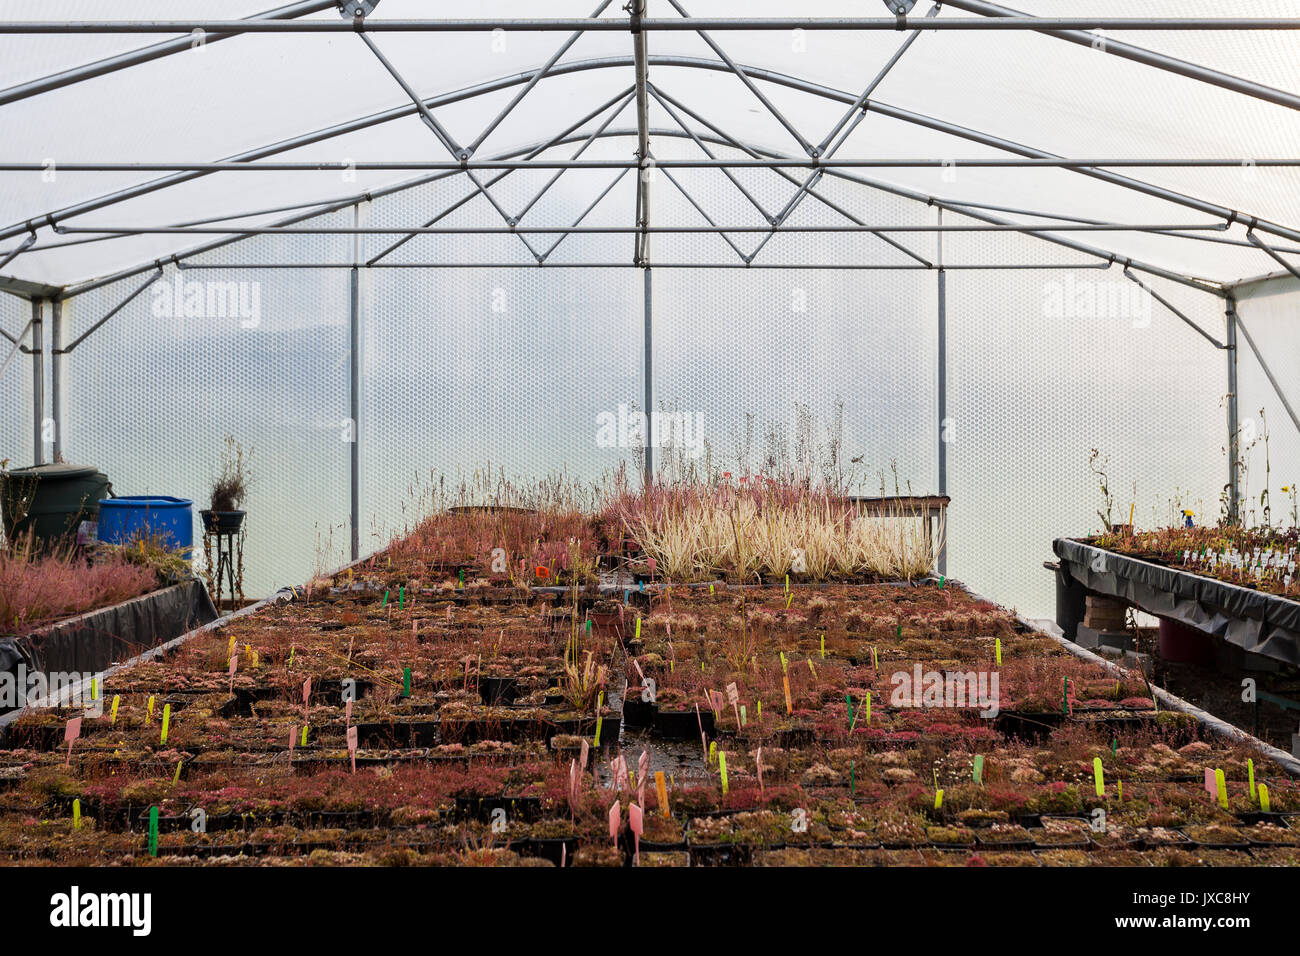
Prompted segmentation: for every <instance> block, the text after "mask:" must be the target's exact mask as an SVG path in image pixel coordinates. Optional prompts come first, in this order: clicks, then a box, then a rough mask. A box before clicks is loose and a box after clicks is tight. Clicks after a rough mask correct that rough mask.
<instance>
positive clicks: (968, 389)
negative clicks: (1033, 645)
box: [944, 217, 1228, 617]
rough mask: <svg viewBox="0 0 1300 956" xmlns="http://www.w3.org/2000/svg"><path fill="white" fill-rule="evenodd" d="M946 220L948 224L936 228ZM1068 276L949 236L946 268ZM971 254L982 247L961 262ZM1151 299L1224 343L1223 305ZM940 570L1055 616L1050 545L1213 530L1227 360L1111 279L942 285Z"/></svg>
mask: <svg viewBox="0 0 1300 956" xmlns="http://www.w3.org/2000/svg"><path fill="white" fill-rule="evenodd" d="M945 221H948V217H945ZM993 243H997V244H1005V245H1006V246H1009V247H1011V248H1010V249H1007V250H1006V251H1007V252H1011V253H1014V254H1015V256H1016V258H1017V259H1019V260H1022V261H1034V260H1037V261H1042V262H1051V261H1068V259H1067V258H1066V257H1067V256H1068V255H1069V253H1067V252H1066V251H1064V250H1061V251H1059V252H1058V251H1054V250H1052V249H1051V247H1048V246H1045V245H1043V244H1041V243H1035V242H1034V241H1033V240H1032V239H1029V238H1026V237H1022V236H1010V235H1004V236H998V237H967V238H965V239H964V240H961V241H959V240H958V239H957V238H956V237H948V238H946V239H945V243H944V246H945V248H944V255H945V261H948V260H949V258H950V257H951V260H952V261H957V260H958V257H959V256H963V255H971V256H974V255H979V256H980V257H981V258H985V259H987V257H989V256H992V255H995V254H997V250H994V249H991V248H989V246H990V245H991V244H993ZM963 246H967V247H978V248H963ZM1149 284H1150V285H1152V286H1153V287H1154V288H1156V289H1157V291H1158V292H1159V293H1160V294H1161V295H1162V296H1164V297H1165V298H1166V299H1168V300H1170V301H1171V302H1172V303H1173V304H1175V305H1176V306H1177V307H1178V308H1179V309H1180V310H1181V311H1183V312H1184V313H1185V314H1187V315H1188V316H1189V317H1190V318H1192V319H1194V320H1195V321H1197V323H1198V324H1199V325H1200V326H1201V327H1202V328H1203V329H1205V330H1207V331H1208V332H1210V334H1212V335H1214V336H1215V337H1216V338H1217V339H1219V340H1220V341H1222V339H1223V329H1224V318H1223V309H1222V301H1221V300H1220V299H1218V298H1217V297H1214V296H1211V295H1207V294H1204V293H1199V292H1197V291H1195V290H1189V289H1186V288H1184V287H1182V286H1177V285H1174V284H1172V283H1168V282H1163V281H1161V280H1153V281H1152V282H1151V283H1149ZM948 347H949V352H948V355H949V359H948V362H949V364H948V417H949V418H950V419H951V430H950V437H951V439H952V441H951V444H950V445H949V482H948V487H949V493H950V494H951V495H952V499H953V502H952V507H951V510H950V512H949V526H948V532H949V544H948V566H949V568H950V570H951V573H952V574H953V576H954V577H958V578H960V579H962V580H964V581H967V582H968V583H970V584H971V585H972V586H974V587H975V588H976V589H977V590H979V591H980V592H981V593H984V594H987V595H990V596H992V597H994V598H996V599H997V600H999V601H1002V602H1004V603H1006V604H1009V605H1013V606H1015V607H1016V608H1017V609H1019V610H1020V611H1022V612H1026V613H1029V614H1032V615H1034V616H1043V617H1051V616H1053V614H1054V601H1055V599H1054V596H1053V595H1054V586H1053V583H1052V578H1051V575H1050V574H1049V573H1048V572H1047V571H1046V570H1044V569H1043V567H1042V562H1043V561H1044V560H1049V559H1051V557H1052V550H1051V542H1052V540H1053V539H1054V538H1057V537H1061V536H1070V535H1082V534H1087V533H1089V532H1092V531H1095V530H1097V529H1099V528H1100V527H1101V522H1102V519H1101V517H1100V516H1099V515H1098V511H1101V512H1103V513H1105V512H1106V511H1107V505H1106V502H1105V496H1104V495H1103V494H1102V491H1101V489H1100V479H1099V477H1098V476H1097V475H1095V474H1094V473H1093V472H1092V471H1091V470H1090V466H1089V458H1090V452H1091V450H1092V449H1094V448H1095V449H1097V450H1098V451H1099V452H1100V453H1101V459H1100V461H1099V465H1100V464H1101V462H1104V461H1105V459H1109V462H1108V463H1107V464H1105V465H1104V468H1105V470H1106V472H1107V476H1108V477H1107V483H1108V486H1109V489H1110V495H1111V498H1112V503H1111V505H1110V508H1109V510H1110V512H1111V513H1110V517H1111V520H1112V521H1115V522H1120V521H1127V520H1128V516H1129V514H1130V509H1131V510H1132V513H1133V516H1134V521H1135V522H1136V523H1137V524H1139V525H1140V526H1146V527H1150V526H1153V525H1160V524H1166V523H1169V522H1170V521H1174V520H1177V519H1178V517H1179V512H1180V511H1181V510H1182V509H1183V508H1187V509H1189V510H1192V511H1194V512H1196V517H1195V520H1196V521H1197V522H1198V523H1199V522H1201V521H1209V522H1213V521H1215V520H1217V518H1218V513H1219V493H1220V490H1221V489H1222V486H1223V485H1224V483H1225V482H1226V481H1227V473H1228V462H1227V457H1226V455H1225V454H1224V452H1223V446H1224V444H1225V436H1226V433H1227V426H1226V422H1227V410H1226V406H1225V405H1224V404H1223V401H1222V399H1223V396H1224V395H1225V394H1226V392H1227V358H1226V356H1225V353H1224V352H1223V351H1221V350H1219V349H1216V348H1215V347H1214V346H1212V345H1211V344H1210V343H1208V342H1207V341H1206V340H1205V339H1204V338H1202V337H1201V336H1200V335H1198V334H1197V333H1196V332H1194V331H1193V330H1191V329H1190V328H1188V326H1187V325H1185V324H1184V323H1183V322H1182V321H1181V320H1180V319H1178V318H1177V317H1176V316H1175V315H1173V313H1171V312H1169V311H1167V310H1166V309H1165V308H1164V307H1163V306H1161V305H1160V304H1159V303H1157V302H1153V301H1151V300H1150V298H1149V297H1148V296H1147V294H1146V293H1145V292H1143V291H1142V290H1141V289H1139V288H1138V287H1137V286H1135V285H1133V284H1132V283H1130V282H1129V281H1128V280H1126V279H1124V278H1123V277H1122V276H1120V275H1118V274H1117V273H1116V272H1115V271H1114V270H1110V271H1104V272H1102V271H1090V270H1070V271H1065V272H1057V271H1051V272H1015V273H1009V272H958V271H954V272H950V273H949V274H948Z"/></svg>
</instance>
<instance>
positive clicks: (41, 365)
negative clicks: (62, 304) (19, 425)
mask: <svg viewBox="0 0 1300 956" xmlns="http://www.w3.org/2000/svg"><path fill="white" fill-rule="evenodd" d="M44 307H45V301H44V300H43V299H32V463H33V464H35V465H43V464H45V443H44V442H43V441H42V440H41V425H42V424H43V422H44V421H45V322H44V319H43V318H42V310H43V309H44Z"/></svg>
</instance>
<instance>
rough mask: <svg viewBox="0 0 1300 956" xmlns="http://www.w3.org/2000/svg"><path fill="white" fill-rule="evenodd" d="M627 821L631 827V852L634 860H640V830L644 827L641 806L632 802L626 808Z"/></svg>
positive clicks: (638, 862) (638, 861)
mask: <svg viewBox="0 0 1300 956" xmlns="http://www.w3.org/2000/svg"><path fill="white" fill-rule="evenodd" d="M627 823H628V826H629V827H631V828H632V854H633V857H634V862H636V863H637V864H640V862H641V831H642V830H643V829H645V827H644V825H643V821H642V818H641V808H640V807H639V806H638V805H637V804H635V803H633V804H631V805H629V806H628V808H627Z"/></svg>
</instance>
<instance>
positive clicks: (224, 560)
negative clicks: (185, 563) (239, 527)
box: [211, 532, 243, 610]
mask: <svg viewBox="0 0 1300 956" xmlns="http://www.w3.org/2000/svg"><path fill="white" fill-rule="evenodd" d="M211 537H212V539H213V543H214V544H215V545H216V547H217V573H216V574H215V575H213V578H212V586H213V587H214V588H215V589H216V593H215V594H213V596H212V603H213V604H215V605H216V606H217V610H221V595H222V593H223V592H224V591H225V587H226V585H227V584H229V585H230V602H231V606H232V607H233V606H234V604H235V596H236V589H235V552H236V549H238V550H240V551H242V550H243V549H242V548H241V547H240V542H239V541H237V540H236V539H238V538H239V537H240V534H239V533H238V532H232V533H228V534H214V535H212V536H211ZM239 597H240V599H241V600H242V598H243V595H242V594H241V595H239Z"/></svg>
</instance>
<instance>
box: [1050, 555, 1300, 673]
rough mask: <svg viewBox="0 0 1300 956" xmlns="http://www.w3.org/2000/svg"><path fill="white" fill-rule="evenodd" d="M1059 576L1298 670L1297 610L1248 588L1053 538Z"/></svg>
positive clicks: (1295, 605) (1299, 614) (1285, 601)
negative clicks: (1061, 575)
mask: <svg viewBox="0 0 1300 956" xmlns="http://www.w3.org/2000/svg"><path fill="white" fill-rule="evenodd" d="M1052 549H1053V550H1054V551H1055V552H1056V554H1057V556H1058V557H1059V558H1060V559H1061V572H1062V573H1063V574H1068V575H1069V576H1070V577H1072V578H1074V579H1075V580H1076V581H1078V582H1079V583H1080V584H1082V585H1083V586H1084V587H1085V588H1087V589H1088V590H1089V591H1093V592H1096V593H1097V594H1104V595H1107V596H1110V597H1117V598H1121V599H1123V600H1125V601H1128V602H1129V603H1131V604H1134V605H1136V606H1137V607H1138V608H1139V609H1141V610H1143V611H1146V612H1147V613H1148V614H1154V615H1156V616H1157V617H1164V618H1169V619H1170V620H1174V621H1178V622H1179V623H1181V624H1186V625H1188V626H1189V627H1194V628H1196V629H1197V630H1200V631H1205V632H1206V633H1207V634H1213V635H1215V636H1216V637H1221V638H1223V639H1224V640H1225V641H1227V642H1228V643H1229V644H1235V645H1236V646H1237V647H1240V648H1241V649H1243V650H1246V651H1249V652H1251V653H1252V654H1262V655H1264V656H1265V657H1271V658H1273V659H1275V660H1279V661H1285V662H1286V663H1288V664H1300V604H1298V603H1296V602H1295V601H1291V600H1288V599H1286V598H1282V597H1276V596H1274V595H1272V594H1265V593H1264V592H1262V591H1256V590H1254V589H1252V588H1245V587H1241V586H1239V585H1236V584H1229V583H1227V582H1226V581H1216V580H1214V579H1213V578H1207V577H1204V576H1203V575H1199V574H1193V573H1191V572H1188V571H1180V570H1177V569H1175V568H1169V567H1165V566H1163V565H1159V564H1152V563H1151V562H1150V561H1142V560H1139V559H1138V558H1130V557H1126V556H1125V555H1122V554H1116V553H1115V552H1113V551H1107V550H1105V549H1103V548H1096V547H1093V546H1092V545H1088V544H1084V543H1083V542H1081V541H1074V540H1071V539H1069V538H1057V539H1056V540H1055V541H1053V542H1052Z"/></svg>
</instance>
